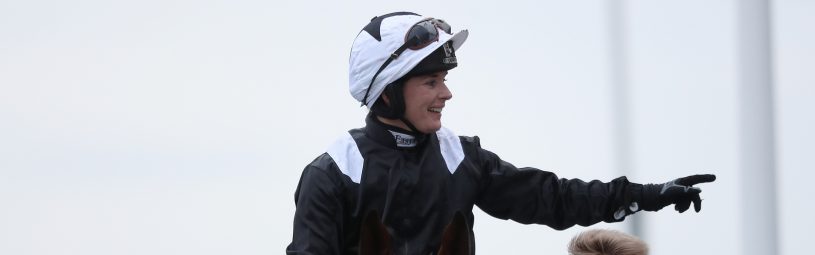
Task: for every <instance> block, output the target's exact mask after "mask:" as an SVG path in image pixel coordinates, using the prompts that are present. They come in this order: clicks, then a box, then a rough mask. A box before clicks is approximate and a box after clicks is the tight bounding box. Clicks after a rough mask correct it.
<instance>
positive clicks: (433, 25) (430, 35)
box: [362, 18, 453, 105]
mask: <svg viewBox="0 0 815 255" xmlns="http://www.w3.org/2000/svg"><path fill="white" fill-rule="evenodd" d="M439 29H441V30H442V31H444V32H445V33H447V34H453V32H452V28H451V27H450V25H449V24H447V22H444V20H441V19H434V18H427V19H424V20H422V21H419V22H418V23H416V24H414V25H413V26H412V27H410V29H409V30H408V31H407V33H406V34H405V43H403V44H402V46H399V48H398V49H396V50H395V51H394V52H393V53H391V55H390V57H388V59H387V60H385V63H382V66H380V67H379V70H377V71H376V73H375V74H374V77H373V78H371V83H370V84H368V88H367V89H366V90H365V97H363V98H362V105H365V104H366V103H365V102H367V101H368V94H369V93H370V92H371V86H373V85H374V81H376V77H377V76H379V73H381V72H382V70H385V67H387V66H388V65H389V64H390V63H391V62H392V61H393V60H394V59H396V58H398V57H399V55H401V54H402V52H404V51H405V50H407V49H411V50H420V49H423V48H424V47H427V46H428V45H430V44H431V43H433V42H437V41H438V40H439Z"/></svg>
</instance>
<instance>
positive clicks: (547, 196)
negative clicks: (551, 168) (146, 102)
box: [476, 138, 642, 230]
mask: <svg viewBox="0 0 815 255" xmlns="http://www.w3.org/2000/svg"><path fill="white" fill-rule="evenodd" d="M476 141H477V138H476ZM476 143H477V142H476ZM476 151H477V157H478V159H477V160H478V164H479V165H480V168H481V171H482V173H483V174H482V178H481V187H482V188H481V194H480V195H479V199H478V201H477V202H476V205H478V207H480V208H481V209H482V210H483V211H484V212H486V213H488V214H490V215H492V216H493V217H496V218H500V219H512V220H514V221H517V222H520V223H524V224H531V223H535V224H545V225H547V226H550V227H552V228H554V229H558V230H561V229H566V228H569V227H571V226H574V225H575V224H578V225H581V226H588V225H592V224H595V223H598V222H600V221H605V222H617V221H622V220H623V219H624V218H625V216H626V215H628V214H631V213H633V212H634V211H637V210H638V209H637V208H636V206H633V207H632V204H631V202H632V195H634V194H636V195H639V192H640V190H641V189H642V188H641V187H642V185H640V184H635V183H630V182H628V180H627V179H626V178H625V177H620V178H617V179H614V180H612V181H611V182H607V183H606V182H601V181H598V180H593V181H590V182H585V181H582V180H580V179H564V178H558V177H557V175H555V174H554V173H551V172H547V171H543V170H539V169H535V168H516V167H515V166H513V165H512V164H510V163H508V162H505V161H503V160H501V159H500V158H499V157H498V156H497V155H495V154H494V153H492V152H490V151H487V150H484V149H481V148H480V147H476ZM615 213H616V216H615Z"/></svg>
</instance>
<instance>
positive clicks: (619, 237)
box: [569, 229, 648, 255]
mask: <svg viewBox="0 0 815 255" xmlns="http://www.w3.org/2000/svg"><path fill="white" fill-rule="evenodd" d="M569 254H570V255H648V245H646V244H645V242H643V241H642V240H640V239H639V238H637V237H635V236H632V235H629V234H626V233H623V232H620V231H616V230H609V229H593V230H588V231H584V232H582V233H580V234H577V235H576V236H575V237H574V238H572V241H570V242H569Z"/></svg>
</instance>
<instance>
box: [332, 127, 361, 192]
mask: <svg viewBox="0 0 815 255" xmlns="http://www.w3.org/2000/svg"><path fill="white" fill-rule="evenodd" d="M326 152H327V153H328V155H329V156H331V158H332V159H334V163H337V166H338V167H339V168H340V171H341V172H342V173H343V174H345V175H347V176H348V177H350V178H351V180H352V181H354V182H355V183H359V182H360V180H361V179H362V163H363V159H362V153H360V152H359V148H358V147H357V143H356V141H354V137H353V136H351V134H350V133H348V132H346V133H345V135H344V136H342V137H340V138H339V139H337V140H336V141H334V143H333V144H331V146H329V147H328V150H327V151H326Z"/></svg>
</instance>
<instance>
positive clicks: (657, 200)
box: [641, 174, 716, 213]
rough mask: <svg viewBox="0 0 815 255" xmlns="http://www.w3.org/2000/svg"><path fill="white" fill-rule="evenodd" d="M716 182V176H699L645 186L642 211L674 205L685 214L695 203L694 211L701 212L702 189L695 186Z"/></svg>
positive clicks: (656, 209)
mask: <svg viewBox="0 0 815 255" xmlns="http://www.w3.org/2000/svg"><path fill="white" fill-rule="evenodd" d="M715 180H716V175H712V174H698V175H691V176H688V177H682V178H679V179H676V180H673V181H669V182H667V183H664V184H646V185H643V194H642V200H641V202H642V204H641V206H642V209H643V210H646V211H658V210H659V209H662V208H663V207H665V206H668V205H671V204H674V205H675V206H674V209H676V210H677V211H679V212H680V213H683V212H685V211H687V210H688V208H690V204H691V202H693V209H694V210H695V211H696V212H699V211H700V210H702V198H700V197H699V193H701V192H702V189H700V188H697V187H693V185H696V184H699V183H706V182H713V181H715Z"/></svg>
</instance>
